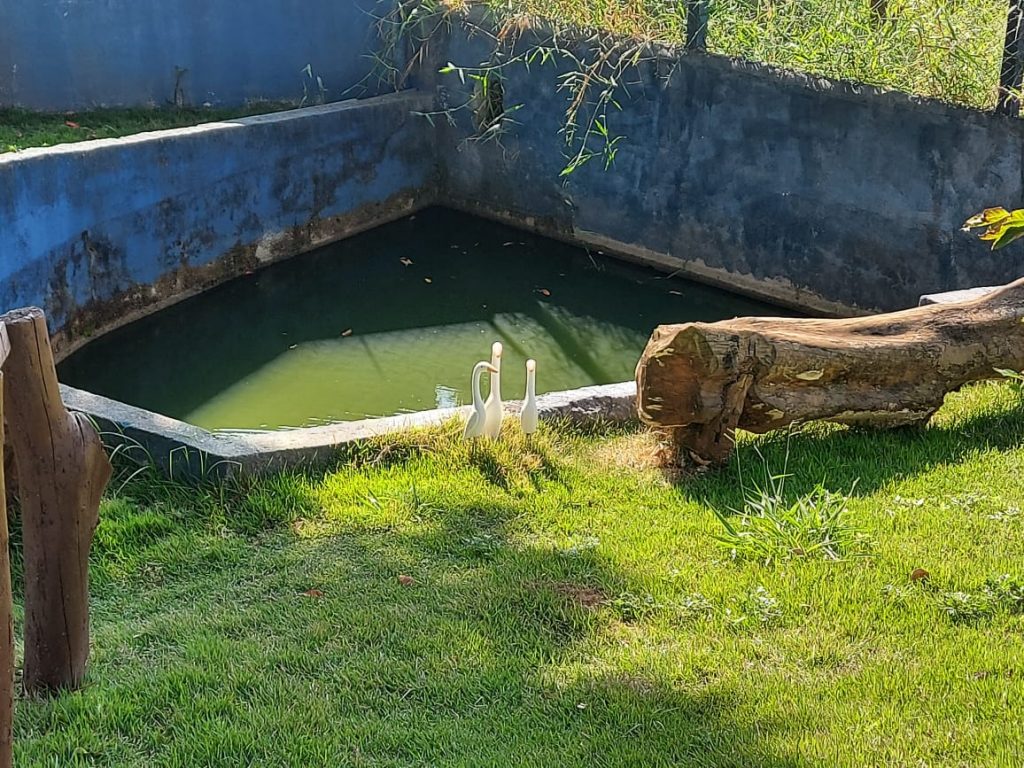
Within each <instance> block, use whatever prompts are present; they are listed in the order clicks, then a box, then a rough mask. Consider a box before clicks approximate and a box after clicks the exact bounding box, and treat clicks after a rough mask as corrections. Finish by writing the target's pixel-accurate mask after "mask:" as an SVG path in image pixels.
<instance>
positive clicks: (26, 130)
mask: <svg viewBox="0 0 1024 768" xmlns="http://www.w3.org/2000/svg"><path fill="white" fill-rule="evenodd" d="M293 106H294V105H288V104H280V103H277V102H266V103H260V104H253V105H250V106H248V107H236V108H234V109H213V108H204V107H185V108H181V109H178V108H168V109H96V110H90V111H86V112H78V113H76V112H67V113H64V112H62V113H53V112H31V111H29V110H25V109H0V153H3V152H17V151H18V150H21V149H28V148H29V147H52V146H54V145H55V144H68V143H71V142H76V141H87V140H89V139H114V138H118V137H120V136H129V135H131V134H134V133H142V132H144V131H160V130H164V129H166V128H183V127H185V126H189V125H198V124H199V123H209V122H214V121H216V120H230V119H232V118H238V117H245V116H247V115H255V114H262V113H265V112H277V111H280V110H282V109H291V108H292V107H293Z"/></svg>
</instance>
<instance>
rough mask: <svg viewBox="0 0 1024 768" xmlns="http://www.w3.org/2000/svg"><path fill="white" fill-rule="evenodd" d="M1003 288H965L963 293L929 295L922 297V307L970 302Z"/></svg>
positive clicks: (997, 286)
mask: <svg viewBox="0 0 1024 768" xmlns="http://www.w3.org/2000/svg"><path fill="white" fill-rule="evenodd" d="M1002 287H1003V286H1001V285H989V286H984V287H981V288H965V289H963V290H962V291H946V292H945V293H929V294H925V295H924V296H922V297H921V302H920V306H922V307H923V306H926V305H928V304H955V303H956V302H958V301H970V300H971V299H980V298H981V297H982V296H985V295H987V294H989V293H992V291H998V290H999V289H1000V288H1002Z"/></svg>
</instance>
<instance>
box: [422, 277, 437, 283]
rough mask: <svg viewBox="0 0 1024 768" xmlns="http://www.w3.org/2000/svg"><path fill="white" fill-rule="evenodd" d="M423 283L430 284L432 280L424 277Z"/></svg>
mask: <svg viewBox="0 0 1024 768" xmlns="http://www.w3.org/2000/svg"><path fill="white" fill-rule="evenodd" d="M423 282H424V283H432V282H434V281H433V280H431V279H430V278H429V277H424V278H423Z"/></svg>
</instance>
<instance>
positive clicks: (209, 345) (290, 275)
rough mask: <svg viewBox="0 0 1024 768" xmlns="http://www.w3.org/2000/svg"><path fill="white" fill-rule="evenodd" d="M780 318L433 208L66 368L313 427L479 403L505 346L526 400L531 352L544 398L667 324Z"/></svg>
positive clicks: (513, 387)
mask: <svg viewBox="0 0 1024 768" xmlns="http://www.w3.org/2000/svg"><path fill="white" fill-rule="evenodd" d="M777 312H778V310H775V309H774V308H772V307H770V306H768V305H766V304H763V303H759V302H755V301H752V300H749V299H745V298H743V297H740V296H735V295H732V294H729V293H727V292H725V291H721V290H718V289H714V288H710V287H707V286H702V285H698V284H696V283H692V282H689V281H686V280H682V279H666V278H665V277H664V276H662V275H659V274H658V273H656V272H654V271H652V270H648V269H644V268H641V267H638V266H636V265H632V264H627V263H624V262H617V261H615V260H613V259H609V258H606V257H602V256H596V255H591V254H588V253H587V252H586V251H585V250H583V249H580V248H576V247H572V246H569V245H566V244H564V243H560V242H556V241H552V240H549V239H545V238H542V237H539V236H536V235H533V234H529V233H524V232H521V231H518V230H515V229H511V228H509V227H504V226H501V225H499V224H495V223H493V222H490V221H483V220H480V219H476V218H473V217H471V216H467V215H464V214H458V213H455V212H452V211H448V210H444V209H431V210H428V211H423V212H421V213H419V214H418V215H416V216H414V217H410V218H408V219H405V220H402V221H398V222H395V223H393V224H390V225H387V226H384V227H380V228H378V229H376V230H373V231H371V232H367V233H364V234H362V235H359V236H356V237H353V238H350V239H347V240H343V241H341V242H339V243H335V244H333V245H330V246H327V247H325V248H322V249H319V250H317V251H314V252H311V253H308V254H304V255H302V256H301V257H298V258H295V259H290V260H287V261H285V262H282V263H279V264H274V265H271V266H268V267H267V268H265V269H262V270H259V271H257V272H255V273H253V274H250V275H245V276H242V277H240V278H238V279H235V280H232V281H230V282H227V283H225V284H223V285H221V286H218V287H216V288H214V289H211V290H209V291H207V292H205V293H203V294H201V295H199V296H195V297H193V298H191V299H188V300H186V301H183V302H181V303H179V304H176V305H174V306H171V307H168V308H167V309H164V310H162V311H160V312H157V313H155V314H153V315H151V316H149V317H145V318H143V319H141V320H139V321H137V322H134V323H131V324H130V325H128V326H125V327H124V328H121V329H118V330H116V331H113V332H111V333H110V334H107V335H105V336H103V337H101V338H98V339H96V340H95V341H93V342H92V343H90V344H89V345H87V346H86V347H84V348H83V349H81V350H79V351H78V352H76V353H75V354H74V355H72V356H71V357H69V358H68V359H67V360H65V361H64V362H63V363H62V364H61V366H60V369H59V372H60V376H61V380H62V381H63V382H64V383H67V384H70V385H72V386H76V387H81V388H83V389H87V390H89V391H92V392H96V393H98V394H102V395H105V396H107V397H112V398H115V399H118V400H121V401H124V402H127V403H130V404H133V405H138V406H141V407H144V408H148V409H150V410H153V411H156V412H159V413H163V414H165V415H167V416H171V417H174V418H179V419H185V420H192V421H193V423H197V424H199V425H200V426H204V427H207V428H225V427H227V428H232V427H234V428H260V427H263V426H271V427H275V426H292V427H295V426H304V425H307V424H310V423H316V422H317V421H320V420H339V419H352V418H363V417H365V416H367V415H388V414H394V413H400V412H403V411H406V410H424V409H427V408H434V407H439V406H441V405H450V404H454V402H447V401H446V400H445V398H448V399H451V400H461V401H463V402H468V400H469V393H468V391H467V390H468V379H469V376H468V373H469V371H470V370H471V369H472V367H473V364H474V363H475V362H476V361H477V360H479V359H481V358H483V357H485V356H486V355H487V354H488V351H489V349H490V346H491V342H492V341H495V340H500V341H502V342H504V343H505V344H506V347H507V352H506V359H505V367H506V377H505V379H504V382H503V383H504V386H505V388H506V395H507V396H509V397H517V396H519V395H520V394H521V391H522V390H521V389H520V388H521V387H522V385H523V381H524V380H525V374H524V373H523V370H524V369H523V365H524V363H525V360H526V359H527V358H529V357H534V358H536V359H537V360H538V361H539V362H540V375H539V377H538V386H539V387H540V390H539V391H541V392H545V391H555V390H560V389H571V388H574V387H579V386H586V385H590V384H607V383H612V382H615V381H623V380H626V379H629V378H630V377H631V376H632V374H633V369H634V367H635V365H636V359H637V358H638V357H639V355H640V353H641V351H642V350H643V346H644V343H645V342H646V340H647V338H648V337H649V335H650V333H651V331H652V330H653V329H654V327H655V326H657V325H658V324H660V323H665V322H682V321H686V320H720V319H723V318H726V317H733V316H737V315H751V314H753V315H763V314H766V313H777ZM485 388H486V387H485ZM442 401H444V402H442Z"/></svg>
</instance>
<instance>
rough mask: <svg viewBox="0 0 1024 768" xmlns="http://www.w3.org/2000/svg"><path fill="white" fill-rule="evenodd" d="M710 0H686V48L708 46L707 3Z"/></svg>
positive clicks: (705, 47) (694, 48)
mask: <svg viewBox="0 0 1024 768" xmlns="http://www.w3.org/2000/svg"><path fill="white" fill-rule="evenodd" d="M709 2H710V0H686V50H688V51H706V50H707V48H708V5H709Z"/></svg>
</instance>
